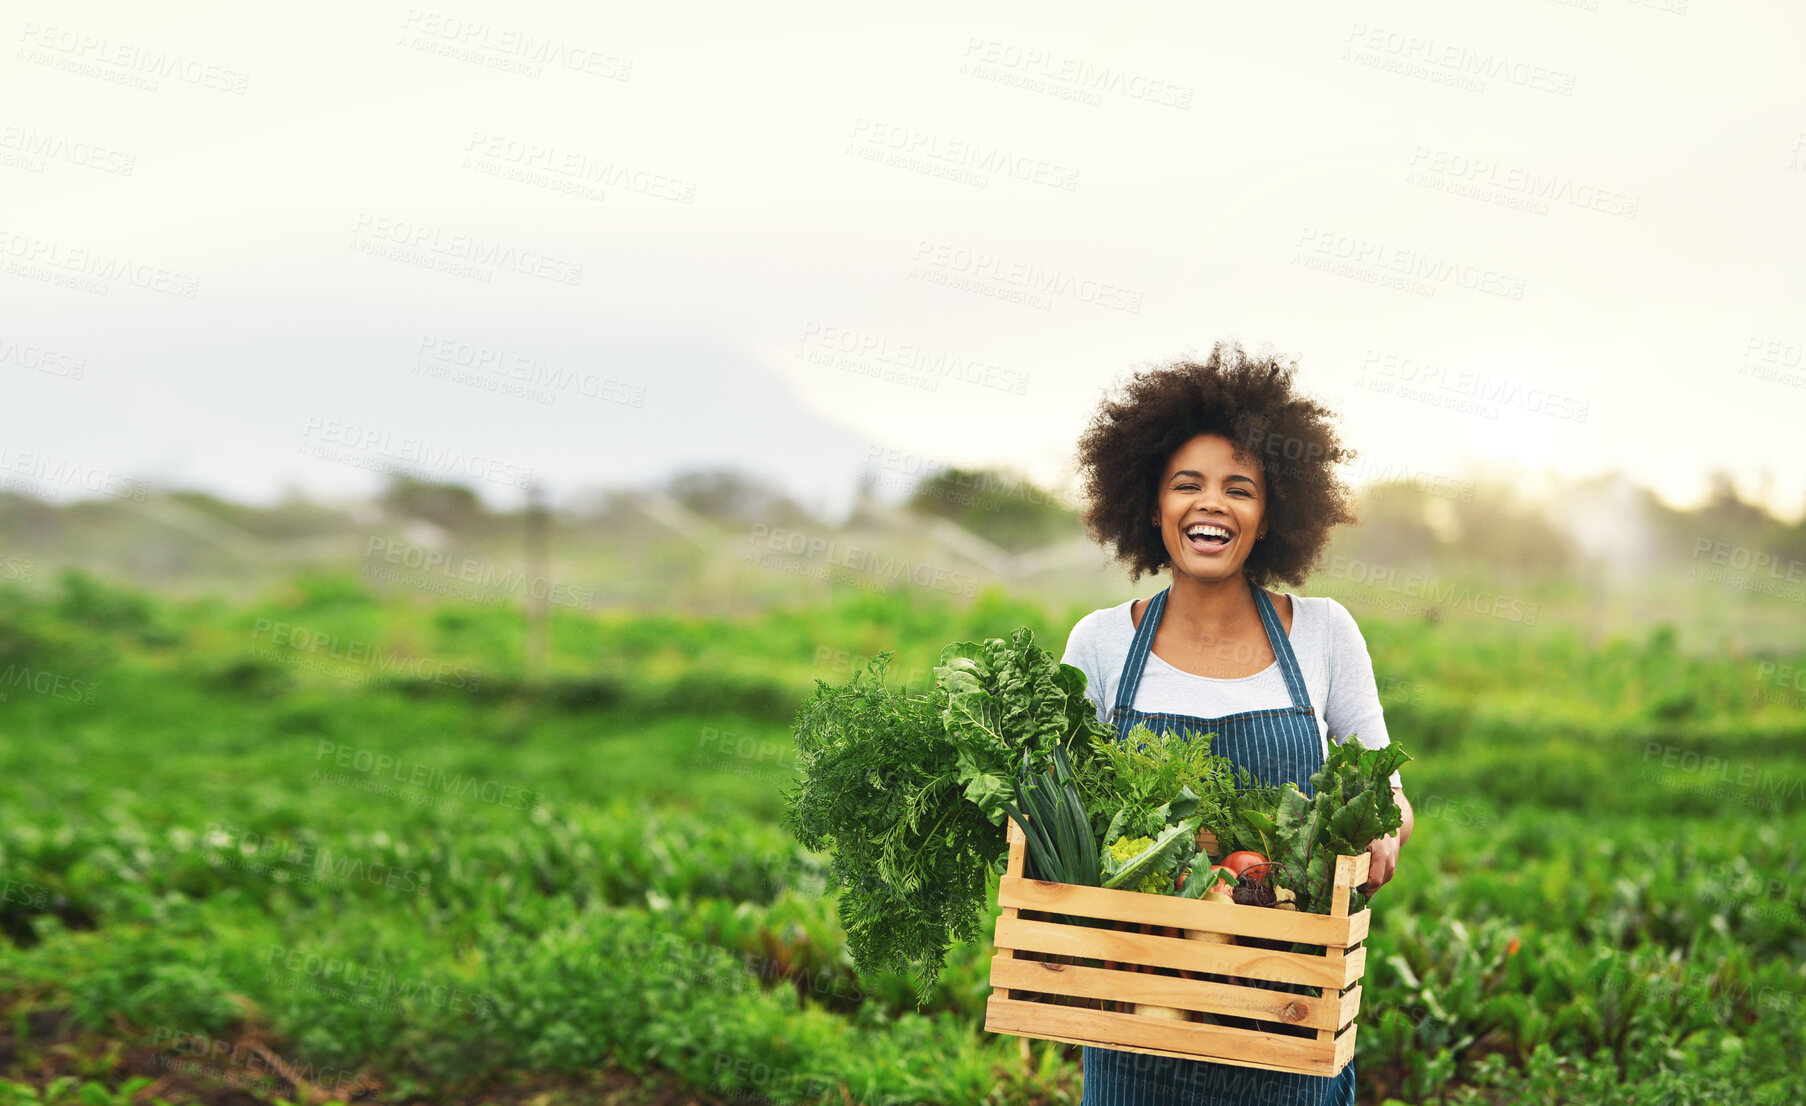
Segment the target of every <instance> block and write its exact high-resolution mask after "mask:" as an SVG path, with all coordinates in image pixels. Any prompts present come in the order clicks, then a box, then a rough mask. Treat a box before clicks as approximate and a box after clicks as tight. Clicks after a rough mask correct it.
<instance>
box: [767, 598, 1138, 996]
mask: <svg viewBox="0 0 1806 1106" xmlns="http://www.w3.org/2000/svg"><path fill="white" fill-rule="evenodd" d="M888 661H889V654H884V655H882V656H880V657H879V658H878V659H877V660H875V661H873V662H872V664H871V665H870V666H869V675H870V677H871V678H870V679H864V678H862V677H864V676H866V675H867V674H866V673H859V674H855V676H854V678H853V680H852V681H851V682H850V683H848V684H846V685H844V686H840V687H834V686H830V685H829V684H827V683H825V682H822V681H817V682H816V693H815V697H814V698H813V699H812V700H811V701H810V702H809V703H808V704H806V705H805V706H804V708H803V710H802V711H801V712H800V713H799V714H798V716H797V722H796V728H795V733H796V742H797V750H798V757H797V767H798V768H799V770H800V773H801V777H802V779H801V782H800V784H799V785H798V786H797V787H796V788H795V789H794V790H793V791H791V792H790V793H788V794H786V795H785V799H786V802H787V804H788V810H787V812H786V814H785V824H786V825H787V826H788V827H789V828H790V829H791V831H792V832H793V833H795V834H796V836H797V839H798V840H799V841H801V842H802V843H803V845H805V846H806V847H808V848H811V849H817V850H827V851H829V852H831V853H832V854H833V856H832V860H831V863H830V865H829V874H830V876H831V877H832V879H833V881H834V886H835V887H836V888H838V889H839V891H840V906H839V909H840V918H841V923H842V925H843V926H844V927H845V929H846V932H847V947H848V949H849V951H850V952H851V953H852V955H853V959H854V962H855V963H856V964H857V965H858V966H859V967H860V969H861V970H864V971H879V970H886V969H888V970H895V971H899V972H907V971H909V970H910V968H911V966H912V965H914V964H918V963H919V964H920V967H921V975H920V976H919V977H918V980H917V983H918V991H919V997H920V998H921V1000H922V1001H924V1002H925V1001H927V996H928V994H929V993H930V991H931V990H932V989H933V987H934V985H935V982H936V981H937V979H938V978H939V975H940V970H941V968H942V966H943V965H944V964H945V962H946V956H947V949H948V948H949V947H950V946H951V944H952V943H954V942H956V941H957V942H963V941H969V940H972V939H973V938H975V937H977V936H978V935H979V933H980V932H981V924H980V923H981V918H982V916H983V914H984V911H985V903H986V895H985V890H986V884H987V880H988V878H989V876H990V873H991V872H992V871H994V870H1000V869H1001V868H1002V866H1003V861H1004V860H1005V858H1006V857H1007V856H1008V853H1009V846H1008V837H1007V836H1006V835H1005V833H1004V831H1003V819H1004V815H1005V813H1006V811H1009V810H1011V809H1013V808H1015V807H1017V805H1018V794H1017V792H1018V783H1017V764H1018V762H1019V761H1020V762H1022V771H1023V773H1024V778H1025V779H1028V780H1034V781H1039V782H1033V783H1031V784H1026V785H1024V786H1027V787H1029V788H1030V792H1029V793H1025V794H1024V795H1023V796H1022V799H1023V800H1024V802H1023V803H1022V804H1021V805H1022V806H1023V807H1024V808H1025V809H1027V810H1028V812H1029V814H1034V813H1036V811H1037V809H1039V808H1042V807H1044V808H1045V810H1044V812H1042V813H1041V814H1040V816H1039V817H1027V816H1025V817H1021V818H1019V819H1018V820H1019V821H1022V822H1024V827H1023V828H1024V832H1031V829H1030V824H1031V823H1032V824H1033V831H1032V832H1033V833H1035V834H1039V833H1041V832H1042V831H1043V830H1045V831H1046V832H1047V833H1048V834H1049V835H1050V836H1048V837H1046V838H1045V839H1044V840H1043V841H1042V843H1041V845H1038V846H1037V848H1038V849H1039V848H1041V847H1043V846H1044V847H1045V848H1046V849H1047V850H1048V851H1049V853H1050V855H1052V854H1054V853H1057V854H1058V855H1062V856H1065V857H1068V858H1076V859H1075V860H1073V861H1071V862H1072V863H1077V864H1079V865H1080V868H1078V869H1075V871H1083V872H1084V873H1085V878H1084V879H1083V880H1082V881H1081V882H1087V883H1095V882H1096V879H1097V874H1098V871H1099V868H1098V861H1097V840H1096V837H1095V835H1094V834H1093V833H1092V831H1091V825H1090V820H1089V817H1088V815H1087V813H1086V811H1085V809H1084V807H1083V804H1082V803H1080V801H1079V796H1078V793H1077V792H1076V791H1072V790H1071V782H1072V779H1073V778H1074V773H1075V764H1076V765H1079V766H1083V765H1085V764H1088V763H1089V762H1090V761H1091V759H1092V758H1093V757H1095V755H1096V752H1097V749H1098V747H1099V744H1100V742H1101V741H1102V739H1104V738H1105V737H1107V736H1108V735H1109V730H1108V729H1107V728H1106V727H1104V726H1103V725H1102V724H1101V723H1100V722H1098V720H1097V711H1096V709H1095V708H1094V707H1093V706H1092V704H1091V701H1090V700H1089V699H1086V698H1085V675H1084V673H1082V672H1080V671H1079V670H1078V669H1076V668H1073V667H1071V666H1070V665H1063V664H1061V663H1059V661H1058V660H1056V659H1055V658H1054V657H1053V656H1052V654H1050V653H1048V652H1047V650H1045V649H1041V648H1039V647H1037V646H1036V645H1035V643H1034V634H1033V633H1032V632H1031V631H1029V630H1027V629H1017V630H1016V631H1015V632H1013V633H1012V634H1010V636H1009V639H1008V640H1007V641H1005V640H1003V639H998V638H993V639H990V640H988V641H985V642H983V643H976V644H975V643H973V642H956V643H954V644H952V645H949V646H947V648H946V649H944V650H942V652H941V664H940V667H938V668H936V669H935V677H936V682H935V687H934V689H933V690H932V691H930V692H929V693H927V694H925V695H909V694H906V693H904V692H901V691H892V690H888V689H886V688H885V687H884V686H883V673H884V666H885V665H886V664H887V663H888ZM1050 773H1051V774H1050ZM1043 777H1044V778H1043ZM1053 834H1058V835H1059V836H1058V837H1054V836H1051V835H1053ZM1033 839H1034V838H1033V837H1031V840H1033Z"/></svg>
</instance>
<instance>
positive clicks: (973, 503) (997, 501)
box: [909, 468, 1084, 553]
mask: <svg viewBox="0 0 1806 1106" xmlns="http://www.w3.org/2000/svg"><path fill="white" fill-rule="evenodd" d="M909 509H910V510H912V511H915V512H916V513H918V514H924V515H938V516H940V517H941V518H947V519H952V520H953V521H954V522H957V523H959V524H960V525H961V526H963V527H965V528H966V529H967V530H970V531H972V532H973V533H974V534H977V535H978V536H979V537H982V538H984V539H985V540H987V541H989V542H990V543H991V544H993V545H996V546H998V547H1000V548H1002V549H1006V550H1008V551H1009V552H1012V553H1020V552H1022V551H1024V550H1028V549H1038V548H1040V547H1041V546H1044V545H1048V544H1050V543H1052V542H1055V541H1059V540H1060V539H1062V538H1069V537H1075V536H1077V535H1079V534H1081V533H1083V532H1084V531H1083V528H1082V526H1081V525H1080V523H1079V516H1078V513H1077V512H1076V511H1074V510H1072V509H1071V508H1070V507H1068V506H1066V505H1065V504H1064V503H1062V502H1061V501H1060V497H1059V496H1058V495H1056V494H1055V493H1054V492H1051V491H1049V490H1048V489H1046V488H1043V487H1040V486H1039V485H1037V484H1035V483H1034V482H1033V481H1030V480H1028V479H1026V478H1024V477H1021V476H1018V475H1016V474H1014V473H1009V472H1001V471H998V470H995V469H960V468H949V469H942V470H941V471H939V472H937V473H935V474H934V475H932V476H929V477H927V478H925V479H924V480H923V481H922V482H921V483H919V484H917V485H916V487H915V491H914V492H913V493H912V494H911V495H910V497H909Z"/></svg>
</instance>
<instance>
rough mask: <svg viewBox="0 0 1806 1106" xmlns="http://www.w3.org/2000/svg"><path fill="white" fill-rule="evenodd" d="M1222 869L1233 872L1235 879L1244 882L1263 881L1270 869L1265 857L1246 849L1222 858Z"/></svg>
mask: <svg viewBox="0 0 1806 1106" xmlns="http://www.w3.org/2000/svg"><path fill="white" fill-rule="evenodd" d="M1223 867H1225V868H1227V869H1229V870H1230V871H1231V872H1234V873H1235V878H1237V879H1244V880H1264V879H1266V878H1267V872H1268V871H1269V870H1270V869H1271V865H1269V864H1268V863H1267V858H1266V857H1264V856H1262V855H1260V854H1259V853H1257V852H1249V851H1248V850H1246V849H1244V850H1242V851H1241V852H1239V853H1230V854H1229V855H1228V856H1226V857H1224V858H1223Z"/></svg>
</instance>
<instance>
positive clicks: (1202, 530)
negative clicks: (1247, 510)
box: [1185, 522, 1229, 541]
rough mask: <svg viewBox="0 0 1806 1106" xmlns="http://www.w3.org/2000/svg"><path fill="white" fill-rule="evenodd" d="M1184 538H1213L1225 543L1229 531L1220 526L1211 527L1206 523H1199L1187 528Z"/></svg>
mask: <svg viewBox="0 0 1806 1106" xmlns="http://www.w3.org/2000/svg"><path fill="white" fill-rule="evenodd" d="M1185 536H1186V537H1188V538H1200V537H1202V538H1212V537H1214V538H1222V539H1223V540H1225V541H1227V540H1228V539H1229V531H1227V530H1225V529H1223V528H1222V527H1221V526H1211V525H1209V524H1208V523H1203V522H1200V523H1195V524H1193V525H1192V526H1190V527H1188V528H1187V529H1186V531H1185Z"/></svg>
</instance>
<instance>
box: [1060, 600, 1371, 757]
mask: <svg viewBox="0 0 1806 1106" xmlns="http://www.w3.org/2000/svg"><path fill="white" fill-rule="evenodd" d="M1287 594H1290V593H1287ZM1291 599H1292V629H1291V633H1290V634H1289V635H1288V637H1289V640H1290V641H1291V645H1292V653H1293V655H1294V656H1296V657H1297V658H1298V671H1299V672H1300V673H1301V674H1302V675H1303V676H1304V688H1305V691H1307V692H1308V693H1309V694H1310V697H1311V706H1312V707H1314V708H1316V712H1317V736H1318V740H1319V741H1322V742H1325V744H1324V745H1323V753H1324V755H1325V756H1327V755H1328V754H1329V745H1328V744H1327V742H1329V741H1334V742H1335V743H1336V744H1338V745H1340V744H1342V742H1344V741H1346V740H1348V738H1349V736H1350V735H1353V736H1354V737H1355V739H1356V740H1358V741H1359V742H1360V743H1361V744H1363V745H1365V746H1367V747H1368V748H1370V749H1378V748H1380V747H1382V746H1385V745H1390V744H1391V743H1392V739H1391V738H1390V737H1389V736H1387V734H1386V718H1385V715H1384V712H1383V711H1382V710H1381V708H1380V694H1379V685H1378V684H1377V683H1375V682H1374V678H1373V658H1371V657H1370V656H1368V655H1367V639H1366V638H1363V637H1362V636H1361V628H1360V627H1359V626H1356V625H1355V620H1354V616H1353V615H1351V614H1349V613H1348V608H1346V607H1344V606H1343V605H1342V604H1340V603H1338V602H1336V601H1335V600H1334V599H1331V598H1329V597H1327V596H1323V597H1311V596H1300V595H1293V596H1291ZM1133 602H1134V600H1129V601H1128V602H1124V603H1122V604H1121V605H1119V606H1115V607H1106V608H1104V609H1103V610H1101V611H1092V612H1091V613H1090V614H1088V615H1086V616H1085V617H1084V618H1081V619H1079V621H1078V625H1076V626H1074V627H1073V628H1072V634H1071V636H1070V637H1068V638H1067V640H1066V655H1065V656H1064V657H1062V658H1061V660H1062V661H1064V662H1065V663H1066V664H1070V665H1072V666H1073V667H1074V668H1077V669H1078V670H1080V671H1081V672H1083V673H1084V674H1085V696H1086V698H1088V699H1090V700H1091V702H1092V703H1093V704H1094V705H1095V706H1096V707H1097V716H1098V718H1099V719H1101V720H1103V721H1105V722H1108V721H1109V720H1110V711H1111V709H1112V708H1113V707H1115V705H1116V685H1117V682H1118V681H1119V680H1120V679H1121V678H1122V665H1123V661H1124V660H1125V659H1127V657H1128V655H1129V645H1130V643H1131V642H1133V641H1134V640H1135V619H1134V616H1133V615H1132V614H1131V613H1130V609H1129V608H1130V604H1131V603H1133ZM1144 616H1145V612H1144ZM1282 625H1283V623H1282ZM1131 705H1132V706H1133V707H1134V708H1135V709H1136V710H1138V711H1142V712H1143V713H1147V714H1189V715H1192V716H1194V717H1199V718H1222V717H1224V716H1225V715H1230V714H1241V713H1242V712H1244V711H1251V710H1272V709H1274V708H1276V707H1289V706H1291V705H1292V700H1291V696H1290V695H1288V694H1287V693H1286V681H1285V676H1284V675H1283V674H1282V673H1281V672H1280V670H1279V661H1278V660H1277V659H1275V660H1274V662H1273V663H1272V664H1270V665H1268V666H1267V667H1265V668H1263V669H1261V670H1260V671H1259V672H1256V673H1255V674H1254V675H1252V676H1237V677H1233V678H1229V679H1219V678H1216V677H1212V676H1196V675H1193V674H1192V673H1190V672H1185V671H1181V670H1180V669H1177V668H1174V667H1173V666H1172V665H1170V664H1168V663H1167V662H1166V661H1163V660H1161V659H1160V658H1159V657H1158V656H1156V655H1155V654H1154V653H1153V652H1151V651H1150V652H1149V653H1148V663H1147V666H1146V667H1145V668H1144V669H1143V670H1142V673H1141V686H1140V687H1139V688H1137V689H1136V691H1135V702H1134V703H1133V704H1131ZM1392 786H1394V787H1398V786H1400V783H1399V776H1398V773H1397V772H1394V773H1392Z"/></svg>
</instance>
